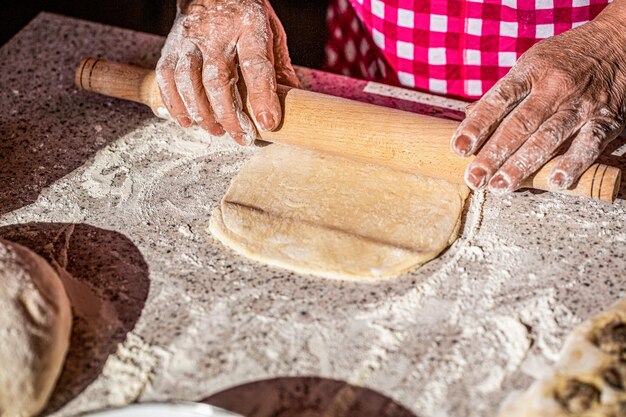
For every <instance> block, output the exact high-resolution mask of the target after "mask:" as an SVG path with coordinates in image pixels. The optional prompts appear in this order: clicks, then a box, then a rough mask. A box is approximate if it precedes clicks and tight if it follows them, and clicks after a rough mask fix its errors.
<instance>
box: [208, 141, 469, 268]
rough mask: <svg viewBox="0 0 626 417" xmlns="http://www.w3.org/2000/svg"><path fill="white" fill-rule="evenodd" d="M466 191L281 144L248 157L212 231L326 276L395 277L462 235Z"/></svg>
mask: <svg viewBox="0 0 626 417" xmlns="http://www.w3.org/2000/svg"><path fill="white" fill-rule="evenodd" d="M468 191H469V190H468V189H467V187H465V186H464V185H456V184H451V183H449V182H446V181H441V180H435V179H432V178H427V177H420V176H416V175H412V174H408V173H404V172H399V171H395V170H392V169H389V168H385V167H380V166H376V165H370V164H363V163H359V162H354V161H351V160H347V159H344V158H340V157H336V156H330V155H325V154H321V153H317V152H313V151H309V150H304V149H298V148H295V147H289V146H284V145H271V146H268V147H266V148H265V149H263V150H262V151H261V152H260V153H259V154H257V155H255V156H254V157H253V158H252V159H251V160H250V161H248V162H247V163H246V164H245V165H244V167H243V168H242V170H241V172H239V174H238V175H237V176H236V177H235V179H234V180H233V182H232V184H231V186H230V189H229V190H228V192H227V193H226V196H225V197H224V199H223V200H222V203H221V205H220V207H218V208H217V209H216V210H215V211H214V213H213V216H212V217H211V225H210V230H211V232H212V233H213V234H214V235H215V236H216V237H217V238H218V239H219V240H221V241H222V242H223V243H224V244H226V245H227V246H229V247H231V248H232V249H234V250H236V251H237V252H240V253H242V254H244V255H245V256H248V257H250V258H252V259H255V260H258V261H261V262H265V263H268V264H270V265H275V266H279V267H283V268H287V269H290V270H293V271H296V272H300V273H310V274H315V275H319V276H324V277H329V278H383V277H392V276H397V275H399V274H401V273H403V272H405V271H408V270H409V269H411V268H413V267H415V266H417V265H421V264H423V263H425V262H427V261H429V260H431V259H432V258H434V257H435V256H437V255H438V254H439V253H440V252H441V251H443V250H444V249H445V248H446V247H447V246H449V245H450V243H451V242H453V241H454V240H455V239H456V238H457V235H458V230H459V225H460V219H461V214H462V211H463V206H464V202H465V199H466V197H467V195H468Z"/></svg>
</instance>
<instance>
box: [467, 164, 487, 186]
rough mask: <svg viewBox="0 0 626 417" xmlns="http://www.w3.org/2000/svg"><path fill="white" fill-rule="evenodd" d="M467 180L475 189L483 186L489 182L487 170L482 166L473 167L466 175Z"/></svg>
mask: <svg viewBox="0 0 626 417" xmlns="http://www.w3.org/2000/svg"><path fill="white" fill-rule="evenodd" d="M465 182H467V185H469V186H470V187H471V188H473V189H475V190H476V189H479V188H482V187H483V186H484V185H485V182H487V171H485V170H484V169H482V168H479V167H476V168H472V169H471V170H470V171H468V172H467V174H466V176H465Z"/></svg>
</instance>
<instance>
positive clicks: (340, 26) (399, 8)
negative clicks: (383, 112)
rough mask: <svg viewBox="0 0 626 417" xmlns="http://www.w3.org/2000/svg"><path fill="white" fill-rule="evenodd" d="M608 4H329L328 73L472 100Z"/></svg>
mask: <svg viewBox="0 0 626 417" xmlns="http://www.w3.org/2000/svg"><path fill="white" fill-rule="evenodd" d="M608 3H610V0H499V1H496V0H333V2H332V4H331V5H330V6H329V9H328V25H329V26H328V27H329V39H328V43H327V45H326V63H325V67H326V69H327V70H329V71H333V72H337V73H342V74H345V75H349V76H353V77H358V78H364V79H367V80H374V81H380V82H385V83H389V84H395V85H401V86H405V87H410V88H416V89H419V90H424V91H429V92H432V93H436V94H442V95H447V96H453V97H460V98H466V99H477V98H479V97H480V96H482V95H483V94H484V93H485V92H486V91H487V90H488V89H489V88H491V86H493V84H495V82H496V81H497V80H498V79H500V78H501V77H502V76H504V75H505V74H506V73H507V72H508V71H509V69H510V68H511V67H512V66H513V64H514V63H515V61H516V60H517V59H518V58H519V56H520V55H521V54H522V53H524V51H526V50H527V49H528V48H530V47H531V46H532V45H533V44H535V43H536V42H538V41H540V40H541V39H545V38H548V37H550V36H553V35H557V34H559V33H561V32H564V31H566V30H568V29H571V28H573V27H576V26H579V25H582V24H584V23H586V22H588V21H589V20H591V19H593V18H594V17H595V16H597V15H598V13H600V12H601V11H602V9H603V8H604V7H605V6H606V5H607V4H608Z"/></svg>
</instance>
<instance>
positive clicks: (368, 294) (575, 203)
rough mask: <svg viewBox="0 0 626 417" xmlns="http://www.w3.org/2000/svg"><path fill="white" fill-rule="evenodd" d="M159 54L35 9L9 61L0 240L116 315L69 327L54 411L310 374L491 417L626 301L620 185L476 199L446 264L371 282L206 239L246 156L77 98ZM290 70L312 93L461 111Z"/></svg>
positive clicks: (184, 396)
mask: <svg viewBox="0 0 626 417" xmlns="http://www.w3.org/2000/svg"><path fill="white" fill-rule="evenodd" d="M162 42H163V39H162V38H159V37H156V36H152V35H146V34H142V33H136V32H131V31H127V30H122V29H119V28H113V27H108V26H103V25H98V24H94V23H89V22H84V21H78V20H74V19H69V18H65V17H62V16H57V15H52V14H45V13H44V14H41V15H39V16H38V17H37V18H36V19H35V20H34V21H33V22H31V23H30V24H29V25H28V26H27V27H26V28H25V29H24V30H22V31H21V32H20V33H19V34H18V35H16V36H15V37H14V38H13V39H12V40H10V41H9V42H8V43H7V44H6V45H4V46H3V47H2V48H1V49H0V85H2V86H4V88H2V89H0V103H2V106H1V108H2V109H3V112H2V114H1V115H0V226H2V227H0V237H5V238H8V239H12V240H15V241H18V242H20V243H23V244H25V245H27V246H29V247H31V248H33V249H34V250H36V251H38V252H40V253H42V254H43V255H44V256H47V257H48V258H51V257H52V258H56V259H63V260H64V262H63V265H65V266H66V269H67V270H68V271H69V272H71V273H72V274H73V275H74V276H76V277H77V278H79V279H81V280H83V281H85V282H87V283H88V284H89V285H90V286H91V287H92V288H93V289H94V291H95V292H96V293H97V294H98V295H99V296H100V297H102V298H103V299H105V300H106V301H108V302H110V303H111V304H112V305H113V306H114V308H115V309H116V311H117V313H118V317H119V319H120V321H119V323H117V324H115V325H105V324H101V323H85V322H80V320H78V319H77V321H76V322H75V326H74V333H73V335H72V341H71V347H70V353H69V355H68V358H67V362H66V367H65V370H64V373H63V376H62V378H61V381H60V383H59V384H58V386H57V389H56V391H55V393H54V395H53V398H52V400H51V403H50V406H49V408H48V410H47V413H54V414H57V415H74V414H76V413H80V412H84V411H87V410H94V409H99V408H102V407H107V406H114V405H122V404H126V403H130V402H134V401H142V402H143V401H153V400H171V399H177V400H202V399H204V398H207V397H210V396H213V395H215V394H216V393H218V392H220V391H223V390H225V389H227V388H230V387H234V386H237V385H240V384H244V383H247V382H251V381H256V380H261V379H267V378H276V377H287V376H294V377H295V376H316V377H321V378H328V379H333V380H340V381H347V382H349V383H351V384H353V385H357V386H361V387H365V388H367V389H371V390H374V391H376V392H378V393H380V394H383V395H384V396H387V397H389V398H391V399H393V400H394V401H395V402H396V403H398V404H399V405H401V406H402V407H404V408H405V409H406V410H410V412H412V413H414V414H415V415H417V416H429V417H430V416H440V417H442V416H455V417H456V416H458V417H473V416H486V415H490V414H493V413H494V412H495V410H496V408H497V404H498V403H499V402H500V401H501V400H502V399H503V398H504V397H505V396H506V395H507V394H508V393H509V392H511V391H512V390H514V389H521V388H524V387H526V386H528V384H529V383H530V381H531V380H532V377H533V376H537V375H539V374H541V372H542V369H545V366H546V365H547V364H550V363H551V362H552V361H553V360H554V359H555V357H556V355H557V353H558V351H559V349H560V346H561V343H562V341H563V339H564V337H565V336H566V334H567V333H568V332H569V331H570V329H571V328H572V327H573V326H574V325H576V324H577V323H579V322H581V321H582V320H584V319H585V318H587V317H588V316H589V315H590V314H594V313H597V312H599V311H600V310H602V309H603V308H605V307H607V306H609V305H610V304H612V303H613V302H614V301H616V300H617V299H619V298H623V297H625V296H626V285H625V284H626V273H625V272H624V271H626V211H625V210H626V201H625V199H626V190H625V189H622V190H621V193H620V196H619V198H618V200H617V201H616V202H615V203H614V204H612V205H609V204H605V203H600V202H596V201H589V200H584V199H579V198H573V197H567V196H560V195H553V194H549V193H539V192H530V191H523V192H518V193H515V194H514V195H511V196H507V197H504V198H494V197H492V196H489V195H485V194H484V193H478V194H475V195H473V196H472V198H471V201H470V202H469V204H468V209H467V214H466V220H465V223H464V226H463V234H462V236H461V238H460V239H459V240H458V241H457V242H456V243H455V244H454V245H453V246H452V247H451V248H450V249H449V250H448V251H447V252H446V253H444V254H443V255H442V256H440V257H439V258H437V259H435V260H433V261H432V262H430V263H428V264H427V265H425V266H424V267H422V268H421V269H418V270H416V271H413V272H411V273H409V274H406V275H405V276H402V277H400V278H398V279H393V280H387V281H384V282H381V283H379V284H377V285H368V284H356V283H350V282H340V281H327V280H324V279H318V278H314V277H310V276H303V275H297V274H293V273H289V272H286V271H284V270H281V269H276V268H271V267H267V266H264V265H260V264H257V263H255V262H252V261H249V260H247V259H244V258H242V257H240V256H238V255H236V254H234V253H232V252H231V251H229V250H227V249H225V248H224V247H222V246H221V245H220V244H219V243H218V242H216V241H215V240H214V239H213V238H212V236H211V235H210V233H209V232H208V221H209V216H210V214H211V212H212V210H213V208H214V207H216V205H217V204H218V203H219V200H220V198H221V196H222V195H223V194H224V193H225V191H226V189H227V187H228V184H229V183H230V180H231V178H232V177H233V175H234V174H235V173H236V172H237V170H238V168H239V167H240V166H241V165H242V163H243V161H245V160H246V159H247V158H249V157H250V156H251V155H252V154H253V153H254V152H255V151H254V150H253V149H238V148H237V147H235V146H234V145H232V144H230V142H229V141H227V140H226V139H224V138H207V137H206V136H204V135H203V134H201V133H200V132H198V131H197V130H194V129H190V130H187V131H184V130H182V129H179V128H178V127H176V126H175V125H173V124H172V123H169V122H166V121H163V120H159V119H157V118H155V117H154V116H153V115H152V114H151V113H150V111H149V109H147V108H144V107H142V106H140V105H137V104H133V103H128V102H122V101H119V100H115V99H110V98H106V97H100V96H96V95H93V94H89V93H86V92H82V91H78V90H77V88H76V87H75V86H74V84H73V79H74V68H75V66H76V64H77V63H78V61H79V59H80V58H81V57H83V56H87V55H91V56H98V57H103V58H107V59H111V60H117V61H121V62H128V63H134V64H138V65H143V66H153V65H154V64H155V62H156V60H157V58H158V54H159V50H160V47H161V45H162ZM299 75H300V76H301V78H302V79H303V84H304V85H305V87H307V88H311V89H314V90H317V91H324V92H329V93H334V94H337V95H343V96H346V97H352V98H356V99H360V100H365V101H371V102H375V103H377V104H384V105H390V106H395V107H399V108H403V109H405V110H410V111H417V112H425V113H428V114H433V115H439V116H443V117H452V118H458V117H459V115H460V113H459V112H458V111H455V110H450V109H448V110H441V109H433V108H431V107H428V106H424V105H423V104H419V103H416V102H415V100H409V101H406V100H401V99H397V98H385V97H384V94H383V95H380V94H373V95H372V94H368V93H366V92H364V91H363V89H364V88H365V86H366V85H367V83H365V82H361V81H356V80H350V79H347V78H345V77H339V76H334V75H327V74H323V73H320V72H316V71H310V70H306V69H299ZM407 94H408V93H407ZM428 100H431V101H432V100H435V104H441V105H443V106H444V107H446V103H447V102H446V101H445V100H443V101H441V100H438V99H436V98H432V97H430V98H429V99H428ZM428 100H427V101H428ZM417 101H423V100H422V99H419V100H417ZM442 103H443V104H442ZM457 104H458V103H457ZM448 107H449V108H454V105H452V106H448ZM457 110H458V108H457ZM622 143H623V140H621V139H620V142H616V143H615V144H614V145H613V146H612V148H611V149H610V150H609V152H610V151H611V150H613V149H615V148H616V147H617V146H619V145H620V144H622ZM603 162H608V163H611V164H613V165H617V166H620V167H621V168H622V169H623V168H624V167H625V166H626V164H625V162H624V159H623V158H622V159H620V158H617V157H613V156H606V157H603Z"/></svg>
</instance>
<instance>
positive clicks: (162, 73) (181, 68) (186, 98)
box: [157, 0, 298, 145]
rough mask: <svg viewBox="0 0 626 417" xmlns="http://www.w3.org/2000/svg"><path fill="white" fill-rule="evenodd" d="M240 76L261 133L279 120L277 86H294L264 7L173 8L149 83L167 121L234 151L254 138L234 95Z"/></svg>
mask: <svg viewBox="0 0 626 417" xmlns="http://www.w3.org/2000/svg"><path fill="white" fill-rule="evenodd" d="M239 70H240V71H241V74H242V75H243V78H244V81H245V84H246V87H247V90H248V95H249V99H250V104H251V107H252V113H253V115H252V116H253V117H255V118H256V120H257V122H258V125H259V126H260V127H261V129H264V130H268V131H269V130H273V129H275V128H276V127H277V126H278V125H279V124H280V121H281V119H282V112H281V108H280V103H279V101H278V96H277V95H276V85H277V82H278V83H281V84H285V85H289V86H297V85H298V79H297V78H296V75H295V72H294V70H293V67H292V66H291V61H290V58H289V52H288V50H287V42H286V36H285V31H284V29H283V27H282V25H281V23H280V21H279V20H278V17H277V16H276V14H275V13H274V10H273V9H272V7H271V5H270V4H269V2H268V1H267V0H179V2H178V13H177V17H176V20H175V21H174V25H173V26H172V29H171V31H170V34H169V36H168V38H167V41H166V42H165V46H164V47H163V51H162V53H161V59H160V60H159V63H158V65H157V82H158V84H159V88H160V90H161V95H162V97H163V101H164V103H165V105H166V107H167V109H168V111H169V113H170V114H171V115H172V117H173V118H174V119H175V120H176V121H177V122H178V123H179V124H180V125H181V126H182V127H189V126H190V125H191V124H193V123H196V124H198V125H200V126H201V127H202V128H204V129H205V130H207V131H209V132H210V133H212V134H214V135H221V134H223V133H224V132H227V133H229V134H230V135H231V136H232V137H233V139H235V141H236V142H237V143H239V144H240V145H250V144H252V143H253V142H254V139H255V138H256V130H255V126H254V124H253V123H252V121H251V120H250V118H249V117H248V116H247V115H246V114H245V113H244V111H243V103H242V101H241V97H240V95H239V91H238V90H237V82H238V78H239V75H238V74H239Z"/></svg>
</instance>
